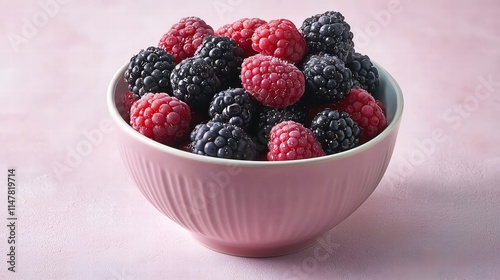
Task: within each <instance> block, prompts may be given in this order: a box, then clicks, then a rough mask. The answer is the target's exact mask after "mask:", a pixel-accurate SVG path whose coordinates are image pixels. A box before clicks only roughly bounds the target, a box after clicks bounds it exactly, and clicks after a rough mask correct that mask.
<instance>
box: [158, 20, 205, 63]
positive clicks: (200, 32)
mask: <svg viewBox="0 0 500 280" xmlns="http://www.w3.org/2000/svg"><path fill="white" fill-rule="evenodd" d="M208 35H214V30H213V28H212V27H211V26H210V25H208V24H207V23H206V22H205V21H204V20H202V19H201V18H198V17H185V18H182V19H181V20H180V21H179V22H177V23H176V24H174V25H172V27H171V28H170V30H168V31H167V33H165V35H163V37H162V38H161V39H160V42H159V43H158V47H159V48H162V49H164V50H165V51H167V52H168V53H171V54H172V55H173V56H174V58H175V63H179V62H181V61H182V60H184V59H185V58H188V57H192V56H193V55H194V52H195V51H196V48H198V46H199V45H201V43H202V41H203V38H205V37H206V36H208Z"/></svg>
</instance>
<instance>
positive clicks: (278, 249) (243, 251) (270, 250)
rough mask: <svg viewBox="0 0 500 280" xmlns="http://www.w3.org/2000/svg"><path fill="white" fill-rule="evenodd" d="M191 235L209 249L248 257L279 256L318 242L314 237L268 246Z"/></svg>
mask: <svg viewBox="0 0 500 280" xmlns="http://www.w3.org/2000/svg"><path fill="white" fill-rule="evenodd" d="M191 235H192V236H193V237H194V239H195V240H196V241H198V242H199V243H201V244H202V245H203V246H205V247H207V248H208V249H211V250H213V251H216V252H219V253H223V254H227V255H231V256H237V257H247V258H266V257H279V256H283V255H288V254H292V253H296V252H298V251H301V250H304V249H305V248H307V247H309V246H311V245H313V244H314V243H316V239H314V238H313V239H310V240H306V241H300V242H296V243H291V244H284V245H283V244H276V245H268V246H258V245H255V244H248V245H240V244H238V245H235V244H234V243H229V242H224V241H221V240H215V239H211V238H207V237H205V236H203V235H199V234H196V233H191Z"/></svg>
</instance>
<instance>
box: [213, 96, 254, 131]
mask: <svg viewBox="0 0 500 280" xmlns="http://www.w3.org/2000/svg"><path fill="white" fill-rule="evenodd" d="M253 107H254V106H253V100H252V99H251V98H250V95H249V94H248V92H247V91H246V90H244V89H242V88H234V89H227V90H224V91H221V92H219V93H217V94H216V95H215V96H214V98H213V99H212V102H211V103H210V106H209V107H208V115H209V116H210V117H211V118H212V121H214V122H224V123H229V124H232V125H235V126H239V127H241V128H243V129H246V128H248V126H249V124H250V120H251V118H252V114H253Z"/></svg>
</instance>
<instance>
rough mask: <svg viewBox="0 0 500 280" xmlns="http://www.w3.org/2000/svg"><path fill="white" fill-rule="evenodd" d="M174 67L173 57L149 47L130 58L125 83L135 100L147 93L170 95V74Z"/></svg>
mask: <svg viewBox="0 0 500 280" xmlns="http://www.w3.org/2000/svg"><path fill="white" fill-rule="evenodd" d="M174 67H175V62H174V56H173V55H171V54H169V53H167V52H165V51H164V50H162V49H160V48H156V47H149V48H147V49H145V50H141V51H140V52H139V53H138V54H137V55H134V56H133V57H132V58H130V62H129V64H128V68H127V70H126V71H125V75H124V76H125V81H127V83H128V84H129V86H128V88H129V90H130V91H133V92H134V95H135V98H136V99H139V98H141V97H142V96H143V95H144V94H146V93H148V92H152V93H159V92H165V93H171V92H172V87H171V84H170V74H171V72H172V70H173V69H174Z"/></svg>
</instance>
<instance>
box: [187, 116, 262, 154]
mask: <svg viewBox="0 0 500 280" xmlns="http://www.w3.org/2000/svg"><path fill="white" fill-rule="evenodd" d="M190 138H191V141H192V143H191V145H190V146H191V148H192V153H195V154H199V155H205V156H210V157H217V158H225V159H239V160H255V159H257V148H256V146H255V144H254V142H253V141H252V139H250V137H249V136H248V135H247V134H246V133H245V131H244V130H243V129H242V128H240V127H238V126H234V125H231V124H228V123H220V122H208V123H206V124H199V125H197V126H196V127H195V129H194V130H193V131H192V132H191V136H190Z"/></svg>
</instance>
